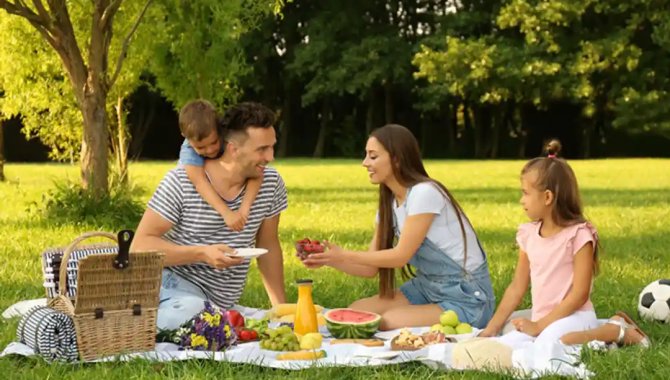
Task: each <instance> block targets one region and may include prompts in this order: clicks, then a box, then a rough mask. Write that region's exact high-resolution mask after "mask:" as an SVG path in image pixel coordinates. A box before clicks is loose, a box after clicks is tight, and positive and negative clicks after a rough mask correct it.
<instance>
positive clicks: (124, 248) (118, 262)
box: [112, 230, 135, 269]
mask: <svg viewBox="0 0 670 380" xmlns="http://www.w3.org/2000/svg"><path fill="white" fill-rule="evenodd" d="M134 236H135V233H134V232H133V231H132V230H121V231H119V233H118V235H116V237H117V241H118V243H119V254H118V255H116V258H115V259H114V263H112V266H114V268H116V269H124V268H127V267H128V265H129V264H130V262H129V260H130V243H132V241H133V237H134Z"/></svg>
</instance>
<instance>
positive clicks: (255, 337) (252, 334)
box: [249, 330, 258, 340]
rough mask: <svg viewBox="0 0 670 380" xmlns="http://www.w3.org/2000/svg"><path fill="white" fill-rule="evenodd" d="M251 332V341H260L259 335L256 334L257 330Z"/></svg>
mask: <svg viewBox="0 0 670 380" xmlns="http://www.w3.org/2000/svg"><path fill="white" fill-rule="evenodd" d="M249 332H250V333H251V334H249V335H250V336H251V340H256V339H258V333H257V332H256V330H249Z"/></svg>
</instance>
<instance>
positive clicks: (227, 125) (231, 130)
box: [220, 102, 275, 141]
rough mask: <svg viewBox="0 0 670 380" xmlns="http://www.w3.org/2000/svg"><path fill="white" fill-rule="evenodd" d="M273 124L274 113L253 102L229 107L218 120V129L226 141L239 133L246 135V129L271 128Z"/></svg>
mask: <svg viewBox="0 0 670 380" xmlns="http://www.w3.org/2000/svg"><path fill="white" fill-rule="evenodd" d="M274 124H275V113H274V112H272V110H271V109H269V108H268V107H266V106H264V105H262V104H260V103H255V102H243V103H238V104H236V105H234V106H232V107H230V108H229V109H228V110H227V111H226V113H225V114H224V116H223V117H222V118H221V120H220V128H221V129H222V131H223V134H224V140H226V141H228V139H229V138H230V137H231V136H232V135H234V134H237V133H240V132H242V133H244V134H245V135H246V134H247V129H248V128H251V127H254V128H272V127H273V126H274Z"/></svg>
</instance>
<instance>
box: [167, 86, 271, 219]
mask: <svg viewBox="0 0 670 380" xmlns="http://www.w3.org/2000/svg"><path fill="white" fill-rule="evenodd" d="M179 130H180V131H181V135H182V136H184V138H185V140H184V143H183V144H182V146H181V151H180V152H179V164H181V165H183V166H184V169H186V174H187V175H188V179H189V180H191V182H192V183H193V185H194V186H195V189H196V190H197V191H198V193H199V194H200V195H201V196H202V198H203V199H204V200H205V201H207V203H209V205H210V206H212V207H213V208H214V209H215V210H216V211H217V212H218V213H219V214H221V216H222V217H223V220H224V221H225V222H226V225H227V226H228V228H230V229H232V230H233V231H241V230H242V229H243V228H244V225H245V223H246V222H247V217H248V216H249V210H250V209H251V205H252V204H253V203H254V200H255V199H256V196H257V195H258V191H259V189H260V187H261V182H262V181H263V179H262V178H258V179H250V180H249V182H248V183H247V192H246V194H244V198H242V204H241V205H240V208H239V210H238V212H235V211H233V210H231V209H230V208H229V207H228V206H227V205H226V202H224V200H223V199H222V198H221V196H219V194H218V193H217V192H216V190H214V187H213V186H212V184H211V183H210V182H209V180H208V179H207V175H206V174H205V169H204V168H203V166H204V164H205V158H218V157H220V156H221V155H222V154H223V150H224V148H225V144H226V142H225V141H223V140H222V139H221V136H222V131H221V130H220V128H219V126H218V123H217V114H216V109H215V108H214V106H213V105H212V104H211V103H210V102H208V101H206V100H201V99H199V100H193V101H190V102H189V103H187V104H186V105H185V106H184V107H182V109H181V110H180V111H179Z"/></svg>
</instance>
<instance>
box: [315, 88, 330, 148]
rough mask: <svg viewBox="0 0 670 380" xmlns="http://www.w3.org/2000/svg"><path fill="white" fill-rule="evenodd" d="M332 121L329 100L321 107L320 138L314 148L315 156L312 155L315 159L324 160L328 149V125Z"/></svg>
mask: <svg viewBox="0 0 670 380" xmlns="http://www.w3.org/2000/svg"><path fill="white" fill-rule="evenodd" d="M329 121H330V102H329V101H328V100H324V101H323V105H322V107H321V126H320V128H319V136H318V137H317V139H316V145H315V146H314V154H313V155H312V156H313V157H315V158H322V157H323V155H324V153H325V147H326V136H327V135H328V124H330V123H329Z"/></svg>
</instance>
